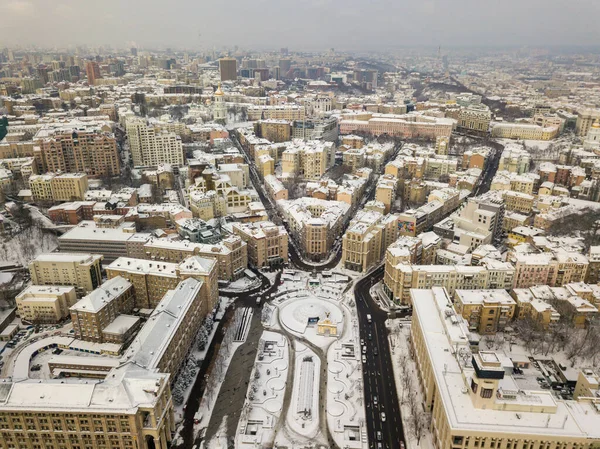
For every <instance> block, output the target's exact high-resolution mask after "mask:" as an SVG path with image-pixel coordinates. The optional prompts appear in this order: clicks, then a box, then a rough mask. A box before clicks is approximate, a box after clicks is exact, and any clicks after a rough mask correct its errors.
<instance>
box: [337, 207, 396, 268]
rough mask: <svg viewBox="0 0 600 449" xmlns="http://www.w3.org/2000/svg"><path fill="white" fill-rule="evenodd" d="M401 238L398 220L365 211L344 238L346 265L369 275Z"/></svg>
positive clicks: (392, 216) (356, 219)
mask: <svg viewBox="0 0 600 449" xmlns="http://www.w3.org/2000/svg"><path fill="white" fill-rule="evenodd" d="M397 237H398V217H397V216H396V215H383V214H382V213H380V212H377V211H373V210H367V209H364V210H362V211H359V212H358V213H357V214H356V216H355V217H354V218H353V219H352V220H351V221H350V224H349V225H348V229H346V232H345V233H344V236H343V237H342V264H343V266H344V268H346V269H348V270H354V271H358V272H365V271H367V270H368V269H369V268H371V267H373V266H374V265H376V264H378V263H379V262H380V261H381V259H382V257H383V255H384V252H385V249H386V248H387V247H388V246H389V245H390V244H391V243H392V242H394V241H395V240H396V238H397Z"/></svg>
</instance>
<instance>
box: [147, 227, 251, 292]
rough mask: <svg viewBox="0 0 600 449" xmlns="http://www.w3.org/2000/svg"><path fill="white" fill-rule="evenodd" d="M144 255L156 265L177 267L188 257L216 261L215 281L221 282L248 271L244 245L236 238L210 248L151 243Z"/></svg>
mask: <svg viewBox="0 0 600 449" xmlns="http://www.w3.org/2000/svg"><path fill="white" fill-rule="evenodd" d="M144 253H145V254H144V256H145V259H147V260H154V261H157V262H160V263H162V262H175V263H180V262H183V261H184V260H185V259H187V258H188V257H190V256H200V257H205V258H209V259H216V260H217V267H218V277H219V279H220V280H223V281H233V280H235V279H238V278H240V277H241V276H242V274H243V272H244V270H245V269H246V268H247V267H248V245H247V244H246V242H244V241H243V240H242V239H241V238H240V237H239V236H237V235H232V236H229V237H227V238H225V239H223V241H221V242H220V243H218V244H214V245H207V244H202V243H191V242H187V241H172V240H167V239H152V240H150V241H148V243H146V244H145V245H144Z"/></svg>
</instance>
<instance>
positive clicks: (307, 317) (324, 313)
mask: <svg viewBox="0 0 600 449" xmlns="http://www.w3.org/2000/svg"><path fill="white" fill-rule="evenodd" d="M305 293H306V292H305ZM326 319H329V320H330V321H331V323H332V324H334V325H336V326H337V332H338V334H339V333H341V332H342V331H343V328H344V315H343V313H342V311H341V310H340V308H339V306H338V305H337V304H335V303H333V302H332V301H328V300H326V299H322V298H315V297H313V296H312V295H310V294H309V293H306V295H305V296H304V297H303V299H302V300H301V301H287V302H285V303H283V304H282V305H281V306H280V307H279V322H280V324H281V325H282V326H283V327H284V328H285V329H286V330H287V331H288V332H291V333H292V334H294V335H296V336H299V337H300V336H301V337H304V338H306V339H307V340H308V341H310V342H311V343H313V344H315V345H317V346H319V347H320V348H322V349H326V348H327V347H329V345H331V344H332V343H333V342H334V341H335V340H334V338H335V337H334V338H332V337H330V336H328V335H319V334H318V332H317V331H318V326H317V322H322V321H323V320H326ZM311 320H313V321H314V322H313V324H311Z"/></svg>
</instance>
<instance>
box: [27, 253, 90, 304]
mask: <svg viewBox="0 0 600 449" xmlns="http://www.w3.org/2000/svg"><path fill="white" fill-rule="evenodd" d="M101 261H102V256H99V255H97V254H69V253H49V254H41V255H39V256H37V257H36V258H35V259H34V260H32V261H31V262H30V264H29V273H30V274H31V283H32V284H33V285H71V286H73V287H75V289H76V291H77V295H78V296H83V295H85V294H87V293H89V292H91V291H92V290H95V289H96V288H97V287H98V286H99V285H100V284H101V283H102V276H101V274H100V267H101Z"/></svg>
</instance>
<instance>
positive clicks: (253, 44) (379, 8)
mask: <svg viewBox="0 0 600 449" xmlns="http://www.w3.org/2000/svg"><path fill="white" fill-rule="evenodd" d="M517 11H518V12H517ZM599 14H600V4H599V3H598V2H597V1H593V0H578V1H575V2H565V1H562V0H549V1H543V0H526V1H519V0H503V1H501V2H486V1H478V0H453V1H446V0H425V1H420V2H415V1H408V0H399V1H392V0H380V1H375V2H362V1H361V2H359V1H356V0H346V1H341V0H307V1H303V2H290V1H277V0H260V1H256V2H248V1H245V0H230V1H228V2H226V3H223V2H217V1H208V2H198V1H192V0H178V1H176V2H172V3H169V4H165V2H162V1H156V0H128V1H120V0H105V1H102V2H81V1H76V0H57V1H46V0H4V1H3V2H1V4H0V16H1V17H2V32H1V35H0V37H1V39H2V41H3V42H6V43H9V44H11V45H39V46H44V47H48V46H60V47H63V46H77V45H96V46H97V45H112V46H116V47H127V46H129V45H130V43H132V42H134V43H137V45H140V46H142V47H149V48H164V47H177V48H185V49H193V48H199V47H200V48H203V47H205V48H208V47H213V46H216V47H219V48H220V47H222V46H233V45H239V46H242V47H244V48H246V47H247V48H257V49H275V48H279V47H281V46H289V47H294V48H298V49H302V50H324V49H327V48H330V47H335V48H340V49H343V50H357V51H359V50H380V49H387V48H394V47H397V46H403V47H406V46H418V47H420V46H438V45H443V46H466V47H472V46H486V47H503V46H517V47H522V46H564V45H570V46H572V45H576V46H589V45H594V46H595V45H597V43H598V42H599V41H600V30H599V29H598V27H597V26H596V25H597V24H596V18H597V17H598V15H599Z"/></svg>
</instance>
